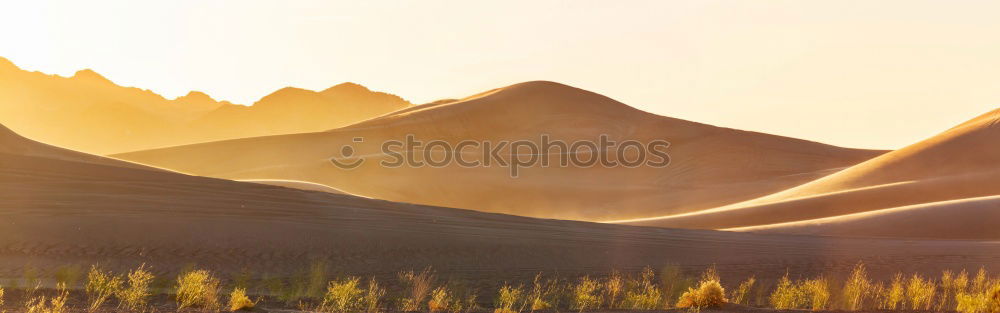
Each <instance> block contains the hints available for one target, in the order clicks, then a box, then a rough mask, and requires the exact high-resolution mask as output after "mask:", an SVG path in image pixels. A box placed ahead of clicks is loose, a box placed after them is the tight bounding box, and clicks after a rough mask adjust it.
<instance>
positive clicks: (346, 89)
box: [320, 82, 371, 94]
mask: <svg viewBox="0 0 1000 313" xmlns="http://www.w3.org/2000/svg"><path fill="white" fill-rule="evenodd" d="M369 92H371V90H369V89H368V87H365V86H362V85H360V84H356V83H352V82H346V83H340V84H337V85H334V86H333V87H330V88H327V89H325V90H323V91H320V93H323V94H330V93H369Z"/></svg>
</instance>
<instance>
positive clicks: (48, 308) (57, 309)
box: [24, 283, 69, 313]
mask: <svg viewBox="0 0 1000 313" xmlns="http://www.w3.org/2000/svg"><path fill="white" fill-rule="evenodd" d="M57 289H58V290H59V292H58V294H57V295H56V296H55V297H52V298H51V299H48V301H47V302H46V301H45V300H46V298H45V296H40V297H31V298H28V301H26V302H25V303H24V308H25V312H27V313H66V312H67V311H68V308H67V307H66V300H67V299H69V291H68V290H66V284H65V283H58V284H57Z"/></svg>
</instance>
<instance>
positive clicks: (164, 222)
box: [0, 129, 1000, 290]
mask: <svg viewBox="0 0 1000 313" xmlns="http://www.w3.org/2000/svg"><path fill="white" fill-rule="evenodd" d="M0 147H3V150H2V151H0V192H2V196H0V215H2V217H3V219H2V224H3V227H0V276H6V277H19V276H21V275H22V273H23V271H24V268H25V266H29V265H30V266H32V267H35V268H40V269H44V270H51V269H54V268H57V267H58V266H60V265H66V264H82V265H86V264H92V263H98V262H99V263H101V264H102V265H104V266H106V267H112V268H121V267H134V266H137V265H138V264H139V263H146V264H148V265H151V266H152V267H153V269H154V270H155V271H156V272H157V273H158V274H160V275H163V274H165V273H167V272H175V271H176V270H178V269H179V268H182V267H185V266H187V265H188V264H197V265H198V266H200V267H205V268H208V269H211V270H215V271H218V272H221V274H223V275H230V274H233V273H234V272H239V271H244V270H248V271H250V272H251V273H255V274H257V275H263V274H269V275H272V276H271V277H274V276H273V275H285V274H289V273H293V272H299V271H301V270H302V269H304V268H307V266H308V264H309V263H311V262H314V261H316V260H320V259H322V260H325V261H327V262H328V264H332V265H333V266H335V269H336V270H337V271H338V272H346V273H352V274H356V275H364V276H368V275H376V276H380V277H382V278H383V279H390V278H391V276H392V275H393V274H394V273H395V272H396V271H399V270H403V269H419V268H423V267H424V266H428V265H431V266H434V267H435V268H437V269H439V270H440V271H442V272H443V274H445V275H447V277H462V278H465V279H472V280H475V281H484V282H490V283H498V282H500V281H501V280H507V279H512V278H516V277H530V276H531V275H534V274H535V273H537V272H538V271H546V272H548V273H559V274H561V275H574V274H576V273H581V272H589V273H599V272H603V271H607V270H608V269H610V268H611V267H618V268H624V269H634V268H637V267H639V266H645V265H651V266H661V265H664V264H670V263H673V264H679V265H681V266H682V267H684V268H685V269H690V270H700V269H703V268H704V267H705V266H708V265H709V264H712V263H715V264H718V266H719V268H720V270H721V271H722V272H723V274H726V273H737V272H738V273H739V275H740V276H736V275H732V276H731V277H734V278H742V277H744V276H745V275H747V274H748V273H757V274H758V278H762V279H767V278H773V276H778V275H781V274H782V273H784V272H785V270H786V269H787V270H790V271H793V272H796V273H803V274H804V275H808V274H813V273H830V272H835V271H841V270H844V269H847V268H850V267H851V266H852V265H853V264H854V263H855V262H857V261H858V260H864V261H866V262H867V264H868V265H869V267H870V268H871V269H872V271H873V272H874V273H875V274H876V275H888V274H891V273H894V272H895V271H897V270H904V271H917V272H927V273H931V272H934V271H939V270H940V269H942V268H962V267H964V268H975V267H978V266H981V265H985V266H998V265H1000V246H998V245H997V243H995V242H992V243H991V242H975V241H913V240H907V241H896V240H867V239H866V240H854V239H836V238H823V237H809V236H784V235H782V236H775V235H758V234H745V233H732V232H719V231H706V230H677V229H660V228H645V227H633V226H622V225H608V224H597V223H587V222H573V221H559V220H545V219H533V218H526V217H517V216H509V215H500V214H490V213H481V212H475V211H468V210H458V209H449V208H440V207H429V206H420V205H408V204H400V203H393V202H387V201H380V200H370V199H363V198H358V197H352V196H346V195H335V194H330V193H324V192H315V191H303V190H296V189H289V188H283V187H277V186H269V185H262V184H251V183H241V182H234V181H226V180H221V179H214V178H205V177H195V176H187V175H182V174H177V173H172V172H168V171H163V170H157V169H151V168H145V167H142V166H136V165H133V164H129V163H125V162H120V161H117V160H113V159H105V158H99V157H93V156H88V155H84V154H79V153H75V152H72V151H67V150H63V149H58V148H54V147H51V146H47V145H43V144H40V143H37V142H33V141H30V140H26V139H23V138H21V137H19V136H17V135H15V134H13V133H12V132H10V131H8V130H6V129H0ZM94 160H99V161H94ZM40 274H42V275H50V274H51V273H48V272H42V273H40ZM489 288H495V286H489ZM483 290H491V289H483Z"/></svg>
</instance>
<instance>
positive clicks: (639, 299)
mask: <svg viewBox="0 0 1000 313" xmlns="http://www.w3.org/2000/svg"><path fill="white" fill-rule="evenodd" d="M654 276H655V273H653V269H652V268H648V267H647V268H645V269H643V270H642V273H641V274H639V277H638V278H635V279H629V282H628V284H626V286H627V290H626V291H625V300H624V302H623V304H624V308H625V309H632V310H654V309H658V308H661V307H662V306H661V305H660V304H661V303H662V301H663V292H662V291H661V290H660V287H659V286H657V285H656V283H655V281H654Z"/></svg>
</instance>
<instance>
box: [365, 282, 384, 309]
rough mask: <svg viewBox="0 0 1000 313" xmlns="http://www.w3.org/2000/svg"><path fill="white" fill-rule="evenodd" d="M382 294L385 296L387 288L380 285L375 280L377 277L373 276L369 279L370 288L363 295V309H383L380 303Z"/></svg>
mask: <svg viewBox="0 0 1000 313" xmlns="http://www.w3.org/2000/svg"><path fill="white" fill-rule="evenodd" d="M382 296H385V289H383V288H382V287H380V286H379V285H378V282H376V281H375V277H372V279H371V280H369V281H368V289H366V290H365V293H364V295H363V296H362V300H361V301H362V309H363V311H364V312H365V313H378V312H380V311H381V306H380V305H379V304H380V302H379V301H381V300H382Z"/></svg>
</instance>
